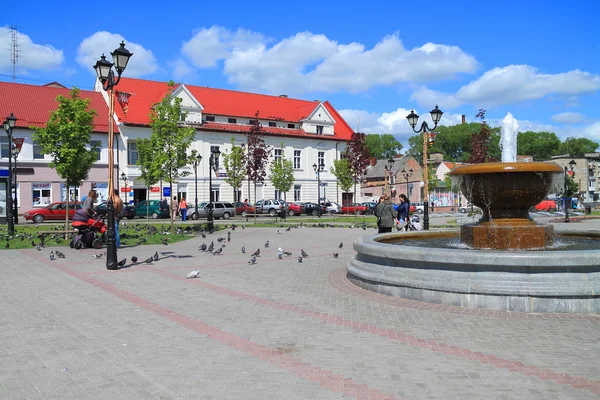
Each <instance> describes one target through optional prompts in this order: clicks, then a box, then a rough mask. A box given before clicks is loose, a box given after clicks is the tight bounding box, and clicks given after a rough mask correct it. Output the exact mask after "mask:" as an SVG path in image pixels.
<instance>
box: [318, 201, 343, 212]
mask: <svg viewBox="0 0 600 400" xmlns="http://www.w3.org/2000/svg"><path fill="white" fill-rule="evenodd" d="M321 205H322V206H325V211H326V212H327V213H328V214H339V213H340V212H341V211H342V207H341V206H340V205H339V204H338V203H335V202H333V201H326V202H325V203H321Z"/></svg>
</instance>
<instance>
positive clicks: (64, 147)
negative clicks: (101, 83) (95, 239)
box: [31, 88, 97, 230]
mask: <svg viewBox="0 0 600 400" xmlns="http://www.w3.org/2000/svg"><path fill="white" fill-rule="evenodd" d="M69 94H70V96H69V97H66V96H62V95H59V96H58V97H57V98H56V101H58V109H57V110H56V111H54V112H52V113H51V114H50V118H49V120H48V122H47V123H46V126H45V127H43V128H31V129H32V130H35V133H34V134H33V135H32V136H33V140H34V141H35V142H37V143H38V144H39V145H40V147H41V148H42V151H43V153H44V154H47V155H49V156H50V157H52V161H51V162H50V163H49V165H50V167H52V168H54V169H55V170H56V173H57V174H58V176H60V177H61V178H62V179H64V180H65V185H66V188H67V214H66V219H65V230H67V229H69V189H70V188H71V187H72V186H80V185H81V182H83V181H84V180H86V179H87V178H88V175H89V173H90V169H91V168H92V165H93V164H94V162H95V161H96V150H97V148H96V147H92V148H90V141H91V138H92V131H93V130H94V116H95V115H96V111H94V110H90V109H88V107H89V105H90V102H91V100H90V99H83V98H81V97H80V91H79V89H77V88H73V89H72V90H71V92H70V93H69Z"/></svg>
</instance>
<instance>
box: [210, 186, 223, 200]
mask: <svg viewBox="0 0 600 400" xmlns="http://www.w3.org/2000/svg"><path fill="white" fill-rule="evenodd" d="M210 195H211V197H212V200H211V201H213V202H214V201H219V198H220V195H221V186H220V185H215V184H214V183H213V186H212V192H211V193H210Z"/></svg>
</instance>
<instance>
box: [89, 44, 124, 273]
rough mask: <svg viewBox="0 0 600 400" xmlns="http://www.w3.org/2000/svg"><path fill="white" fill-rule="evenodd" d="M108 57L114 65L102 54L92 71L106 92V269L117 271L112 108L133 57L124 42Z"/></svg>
mask: <svg viewBox="0 0 600 400" xmlns="http://www.w3.org/2000/svg"><path fill="white" fill-rule="evenodd" d="M110 55H111V56H112V58H113V61H114V63H111V62H110V61H107V60H106V57H105V56H104V54H102V56H101V57H100V60H98V61H96V65H94V69H95V70H96V75H97V76H98V79H99V80H100V83H101V84H102V89H104V91H106V92H108V199H107V203H106V205H107V208H108V229H107V231H106V237H107V240H106V269H110V270H113V269H118V268H119V265H118V261H117V243H116V231H115V206H114V204H113V200H112V199H113V179H114V172H115V171H114V168H115V167H114V162H115V158H114V154H113V152H114V141H115V133H114V130H113V127H114V107H115V96H114V93H113V91H114V88H115V86H117V85H118V84H119V82H120V81H121V74H122V73H123V71H125V68H126V67H127V63H128V62H129V59H130V58H131V56H132V55H133V53H131V52H130V51H129V50H127V49H126V48H125V42H124V41H123V42H121V45H120V46H119V47H118V48H117V49H115V51H113V52H112V53H110ZM113 66H114V67H115V69H116V70H117V75H118V76H117V78H116V80H115V74H114V72H113V68H112V67H113Z"/></svg>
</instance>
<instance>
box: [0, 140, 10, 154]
mask: <svg viewBox="0 0 600 400" xmlns="http://www.w3.org/2000/svg"><path fill="white" fill-rule="evenodd" d="M9 154H10V153H9V151H8V136H4V135H2V136H0V158H8V155H9Z"/></svg>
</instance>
